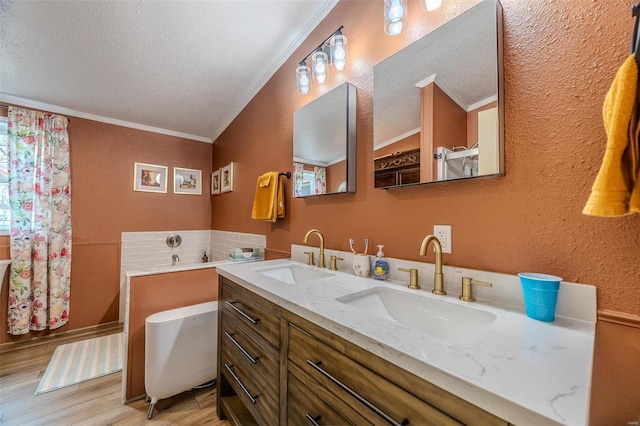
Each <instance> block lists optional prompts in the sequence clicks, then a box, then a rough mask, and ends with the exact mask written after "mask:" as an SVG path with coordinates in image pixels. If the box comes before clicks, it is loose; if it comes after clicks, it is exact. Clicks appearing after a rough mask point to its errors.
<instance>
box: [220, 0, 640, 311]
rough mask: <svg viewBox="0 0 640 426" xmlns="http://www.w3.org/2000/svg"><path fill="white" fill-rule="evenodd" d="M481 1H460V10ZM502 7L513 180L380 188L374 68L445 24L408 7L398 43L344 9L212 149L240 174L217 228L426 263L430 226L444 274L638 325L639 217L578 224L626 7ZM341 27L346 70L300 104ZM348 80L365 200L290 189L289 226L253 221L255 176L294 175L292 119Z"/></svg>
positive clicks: (374, 16) (353, 5) (370, 18)
mask: <svg viewBox="0 0 640 426" xmlns="http://www.w3.org/2000/svg"><path fill="white" fill-rule="evenodd" d="M475 3H477V1H476V0H465V1H462V0H460V1H458V2H457V3H456V9H457V10H460V9H463V8H464V7H465V6H470V5H472V4H475ZM502 3H503V6H504V24H505V35H504V41H505V43H504V44H505V49H504V50H505V52H504V53H505V74H506V76H505V86H506V112H505V115H506V117H505V124H506V131H505V139H506V156H507V158H506V167H507V170H506V172H507V175H506V176H505V177H500V178H483V179H475V180H471V181H469V180H465V181H463V182H444V183H437V184H431V185H424V186H413V187H409V188H400V189H396V190H377V189H373V172H372V170H373V149H372V146H371V141H372V140H373V138H372V128H373V126H372V91H373V85H372V83H373V81H372V76H373V68H372V66H373V65H374V64H376V63H378V62H380V61H381V60H383V59H384V58H386V57H387V56H389V55H390V54H392V53H394V52H395V51H397V50H398V49H400V48H402V47H403V46H404V45H406V44H407V43H408V42H409V41H411V40H409V38H411V39H415V38H416V37H417V36H419V35H421V34H423V33H425V32H426V29H425V27H427V26H428V25H429V24H430V23H429V22H427V21H426V18H427V17H428V18H429V19H431V20H434V21H435V20H441V19H443V18H444V17H443V16H442V15H443V14H442V13H439V12H435V13H434V14H432V15H429V14H426V13H425V14H423V13H421V12H419V9H418V6H417V4H416V3H415V2H410V3H409V13H410V16H411V19H413V21H412V22H411V25H413V26H412V27H411V31H407V33H408V34H407V35H401V36H399V37H398V38H394V37H389V36H385V35H384V33H383V31H382V25H372V22H377V21H378V20H381V17H380V13H381V8H380V7H379V6H380V5H379V4H377V3H374V2H359V1H342V2H340V3H339V4H338V5H337V6H336V7H335V9H334V10H333V11H332V12H331V13H330V14H329V16H328V17H327V18H326V19H325V20H324V21H323V22H322V23H321V24H320V26H319V27H318V29H316V30H315V31H314V32H313V33H312V34H311V36H310V37H309V38H308V39H307V40H306V41H305V42H304V43H303V44H302V47H300V48H299V49H298V50H297V51H296V52H295V53H294V54H293V55H292V57H291V59H290V60H289V61H287V62H286V63H285V65H284V66H283V67H282V69H280V70H279V71H278V72H277V73H276V74H275V75H274V77H273V78H272V79H271V80H270V81H269V82H268V83H267V85H266V86H265V87H264V88H263V89H262V90H261V91H260V92H259V93H258V94H257V96H256V97H255V98H254V99H253V100H252V101H251V102H250V103H249V105H247V107H246V108H245V109H244V110H243V111H242V113H241V114H240V115H239V116H238V117H237V118H236V120H235V121H234V122H233V123H232V124H231V125H230V126H229V127H228V128H227V130H226V131H225V132H224V133H223V134H222V135H221V136H220V137H219V138H218V140H217V141H216V142H215V144H214V146H213V156H214V157H213V158H214V160H213V161H214V165H215V166H216V167H217V166H219V165H223V164H225V163H227V162H229V161H234V162H235V165H237V166H238V169H237V174H236V181H235V182H234V184H237V186H236V188H237V189H235V190H234V192H233V193H231V194H229V195H228V196H225V197H216V198H215V199H214V201H213V203H212V215H211V218H212V226H213V228H214V229H223V230H230V231H240V232H255V233H261V234H266V235H267V238H268V245H269V247H272V248H276V249H281V250H286V249H288V247H289V245H290V244H291V243H301V242H302V238H303V236H304V234H305V232H306V231H307V230H308V229H309V228H312V227H315V228H318V229H320V230H321V231H322V232H323V233H324V235H325V241H326V245H327V247H331V248H335V249H346V248H347V247H348V240H349V238H364V237H368V238H369V240H370V242H371V243H372V244H373V245H374V246H375V244H385V253H386V254H387V255H388V256H392V257H400V258H407V259H413V260H425V258H422V259H420V258H419V257H418V248H419V246H420V241H421V240H422V238H423V237H424V236H425V235H428V234H430V233H432V231H433V225H435V224H450V225H452V236H453V243H452V247H453V254H450V255H445V258H444V261H445V263H446V264H448V265H459V266H464V267H468V268H477V269H484V270H490V271H499V272H505V273H516V272H519V271H523V270H536V271H541V272H546V273H550V274H556V275H560V276H562V277H564V279H565V280H566V281H572V282H580V283H588V284H594V285H596V286H598V297H599V305H600V306H601V307H602V308H606V309H610V310H615V311H621V312H627V313H633V314H640V291H638V287H639V286H640V284H639V282H640V249H639V243H638V241H640V215H632V216H626V217H621V218H606V219H605V218H594V217H588V216H584V215H582V213H581V211H582V207H583V206H584V203H585V201H586V199H587V196H588V194H589V190H590V188H591V185H592V183H593V181H594V179H595V176H596V173H597V170H598V168H599V166H600V162H601V160H602V156H603V153H604V146H605V141H606V136H605V132H604V127H603V125H602V118H601V109H602V102H603V100H604V96H605V94H606V92H607V90H608V88H609V85H610V83H611V80H612V78H613V76H614V74H615V72H616V70H617V67H618V66H619V65H620V64H621V63H622V61H623V60H624V57H625V56H626V54H627V50H628V46H627V44H628V41H629V38H630V34H631V31H632V29H633V28H632V24H633V23H632V20H631V19H630V18H629V4H630V3H629V4H620V3H619V2H589V3H588V4H584V3H582V2H554V3H546V2H538V1H535V0H525V1H516V0H504V1H503V2H502ZM422 17H425V18H424V19H425V21H424V22H417V20H418V19H419V18H420V19H422ZM567 21H571V22H580V25H570V26H568V25H567ZM341 24H344V26H345V35H347V37H349V49H350V50H349V58H350V62H349V65H348V67H347V70H346V73H345V74H344V75H335V74H333V75H332V76H331V78H329V83H328V84H326V85H325V86H322V87H320V88H319V87H318V86H317V85H316V86H314V87H313V89H312V90H311V92H310V94H309V95H306V96H301V95H298V94H297V93H296V90H295V85H294V84H292V79H293V77H292V76H293V73H294V71H295V66H296V64H297V62H298V61H299V60H300V57H301V56H302V55H304V54H305V53H306V52H307V51H309V50H311V49H312V48H313V47H314V45H315V44H316V43H318V42H320V41H321V40H322V39H323V38H324V37H326V35H327V34H329V33H331V32H332V31H333V30H334V29H335V28H337V27H338V26H339V25H341ZM605 27H606V31H605V30H604V29H603V30H601V31H597V32H594V30H593V28H605ZM409 33H411V35H409ZM576 46H582V47H581V49H580V54H577V53H576ZM612 46H613V47H612ZM553 52H555V53H556V54H552V53H553ZM532 63H535V64H536V66H535V67H532V66H531V64H532ZM347 79H348V80H349V82H351V83H353V84H354V85H355V86H356V87H358V112H357V125H358V129H357V139H358V141H357V147H358V159H357V160H358V163H357V170H358V176H357V193H355V194H339V195H331V196H326V197H315V198H314V197H312V198H304V199H291V197H290V191H288V196H287V197H288V199H287V202H288V203H287V218H286V219H284V220H280V221H278V222H276V223H275V224H271V223H264V222H259V221H253V220H251V219H250V212H251V205H252V202H253V194H254V187H255V182H256V179H257V177H258V176H259V175H260V174H261V173H263V172H264V171H266V170H275V169H278V170H283V171H284V170H290V169H291V167H292V166H291V162H292V161H291V158H292V155H291V152H292V133H293V123H292V120H293V112H294V111H295V110H296V109H298V108H300V107H301V106H303V105H304V104H306V103H308V102H310V101H312V100H313V99H315V98H317V97H318V96H319V95H321V94H322V93H324V92H326V91H328V90H331V89H332V88H334V87H336V86H337V85H339V84H340V83H342V82H343V81H345V80H347ZM265 147H268V149H265ZM235 165H234V167H235ZM288 185H289V189H290V186H291V182H290V181H289V182H288ZM469 206H473V209H471V210H470V209H469ZM374 211H375V214H374V213H373V212H374ZM345 223H348V224H349V226H345ZM381 225H384V226H381ZM426 260H427V261H431V262H433V256H428V257H427V258H426ZM630 283H631V285H630Z"/></svg>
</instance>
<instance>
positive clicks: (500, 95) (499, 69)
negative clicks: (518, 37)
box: [372, 0, 506, 189]
mask: <svg viewBox="0 0 640 426" xmlns="http://www.w3.org/2000/svg"><path fill="white" fill-rule="evenodd" d="M485 1H490V2H492V3H493V9H494V11H495V21H494V24H495V31H496V46H495V47H496V56H497V61H496V64H495V66H496V77H497V93H496V95H497V106H498V140H497V141H496V142H497V144H498V146H497V151H498V155H499V159H498V161H499V162H498V170H497V171H496V172H495V173H489V174H483V175H478V176H466V177H460V178H452V179H446V180H430V181H421V182H411V183H405V184H402V183H401V184H396V185H390V186H376V163H375V146H373V147H372V148H373V152H374V161H373V163H372V166H373V187H374V189H393V188H404V187H408V186H415V185H425V184H433V183H443V182H453V181H466V180H468V179H469V178H473V179H475V178H484V177H496V176H505V174H506V168H505V162H506V155H505V140H504V138H505V135H504V133H505V129H504V128H505V123H504V116H505V112H504V110H505V99H504V58H503V45H504V41H503V37H504V29H503V25H504V24H503V8H502V4H501V3H500V1H499V0H485ZM479 4H481V3H478V4H477V5H479ZM477 5H474V6H472V7H471V8H469V9H467V10H465V11H464V12H462V13H460V14H459V15H457V16H455V17H454V18H452V19H450V20H448V21H447V22H444V23H443V24H442V25H440V26H439V27H438V28H441V27H442V26H444V25H447V24H448V23H449V22H451V21H453V20H455V19H456V18H458V17H460V16H462V15H464V13H466V12H467V11H469V10H471V9H473V7H476V6H477ZM438 28H436V29H435V30H437V29H438ZM435 30H434V31H435ZM432 32H433V31H432ZM432 32H429V33H428V34H426V35H425V36H424V37H429V35H430V34H431V33H432ZM424 37H423V38H424ZM423 38H420V39H418V40H416V41H415V42H414V43H416V42H418V41H420V40H423ZM412 44H413V43H411V44H409V45H407V46H405V48H406V47H409V46H411V45H412ZM403 50H404V48H403V49H401V50H400V51H398V52H397V53H400V52H402V51H403ZM397 53H396V54H397ZM391 57H393V55H392V56H390V57H388V58H386V59H384V61H386V60H388V59H389V58H391ZM384 61H382V62H384ZM382 62H381V63H382ZM374 75H375V67H374ZM374 78H375V77H374ZM374 96H375V93H374ZM375 128H376V126H375V122H374V123H373V129H374V132H375ZM374 140H375V138H374ZM407 153H408V154H409V155H408V156H407V157H411V156H412V155H413V156H414V157H415V155H416V154H415V153H413V154H411V152H410V151H407ZM418 155H420V154H418ZM400 156H401V155H400ZM400 156H399V157H400ZM433 156H434V153H433V152H432V153H427V154H426V155H424V154H423V155H421V158H427V157H428V158H432V157H433ZM402 157H404V156H402ZM395 161H403V162H405V161H406V162H415V161H416V159H414V158H412V157H411V158H398V159H396V160H395Z"/></svg>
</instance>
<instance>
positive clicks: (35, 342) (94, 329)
mask: <svg viewBox="0 0 640 426" xmlns="http://www.w3.org/2000/svg"><path fill="white" fill-rule="evenodd" d="M122 330H123V324H122V323H121V322H110V323H106V324H98V325H92V326H90V327H84V328H78V329H75V330H69V331H63V332H61V333H56V334H50V335H48V336H42V337H34V338H33V339H29V340H23V341H20V342H7V343H2V344H0V354H4V353H7V352H12V351H17V350H20V349H25V348H33V347H37V346H40V345H47V344H49V343H51V341H52V340H56V339H61V338H77V337H82V336H85V335H86V336H89V335H93V334H96V333H103V332H108V331H112V332H113V333H118V332H121V331H122Z"/></svg>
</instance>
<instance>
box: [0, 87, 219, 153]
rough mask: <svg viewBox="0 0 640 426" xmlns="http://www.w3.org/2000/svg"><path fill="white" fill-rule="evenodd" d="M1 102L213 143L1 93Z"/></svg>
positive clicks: (200, 137)
mask: <svg viewBox="0 0 640 426" xmlns="http://www.w3.org/2000/svg"><path fill="white" fill-rule="evenodd" d="M0 102H7V103H10V104H15V105H19V106H22V107H26V108H36V109H39V110H43V111H50V112H54V113H56V114H64V115H70V116H72V117H78V118H84V119H87V120H93V121H99V122H101V123H107V124H113V125H115V126H122V127H129V128H131V129H137V130H144V131H145V132H152V133H159V134H162V135H168V136H175V137H178V138H183V139H190V140H194V141H198V142H206V143H212V140H211V138H206V137H204V136H197V135H190V134H188V133H182V132H175V131H173V130H167V129H161V128H159V127H153V126H147V125H145V124H139V123H132V122H130V121H124V120H118V119H115V118H109V117H104V116H101V115H95V114H89V113H86V112H82V111H76V110H73V109H69V108H64V107H61V106H58V105H52V104H47V103H44V102H38V101H34V100H31V99H25V98H21V97H18V96H12V95H7V94H4V93H0Z"/></svg>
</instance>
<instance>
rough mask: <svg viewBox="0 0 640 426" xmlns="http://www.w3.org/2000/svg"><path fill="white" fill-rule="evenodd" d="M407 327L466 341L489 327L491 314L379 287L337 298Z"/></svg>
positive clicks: (492, 319) (493, 317)
mask: <svg viewBox="0 0 640 426" xmlns="http://www.w3.org/2000/svg"><path fill="white" fill-rule="evenodd" d="M336 300H337V301H338V302H342V303H345V304H347V305H350V306H353V307H354V308H357V309H361V310H363V311H367V312H368V313H370V314H373V315H376V316H378V317H381V318H385V319H388V320H391V321H395V322H397V323H400V324H403V325H406V326H407V327H410V328H413V329H416V330H420V331H423V332H425V333H429V334H431V335H433V336H437V337H440V338H443V339H447V340H455V341H460V340H467V339H468V338H473V336H474V335H475V334H476V333H477V332H479V331H481V330H482V329H484V328H486V327H488V326H489V325H490V324H491V323H492V322H493V321H495V319H496V318H497V316H496V315H495V314H494V313H492V312H487V311H483V310H481V309H477V308H472V307H468V306H464V305H460V304H456V303H451V302H448V301H446V300H438V299H434V298H431V297H427V296H422V295H420V294H415V293H407V292H403V291H398V290H393V289H390V288H386V287H376V288H372V289H369V290H364V291H360V292H357V293H353V294H349V295H347V296H343V297H340V298H338V299H336Z"/></svg>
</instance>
